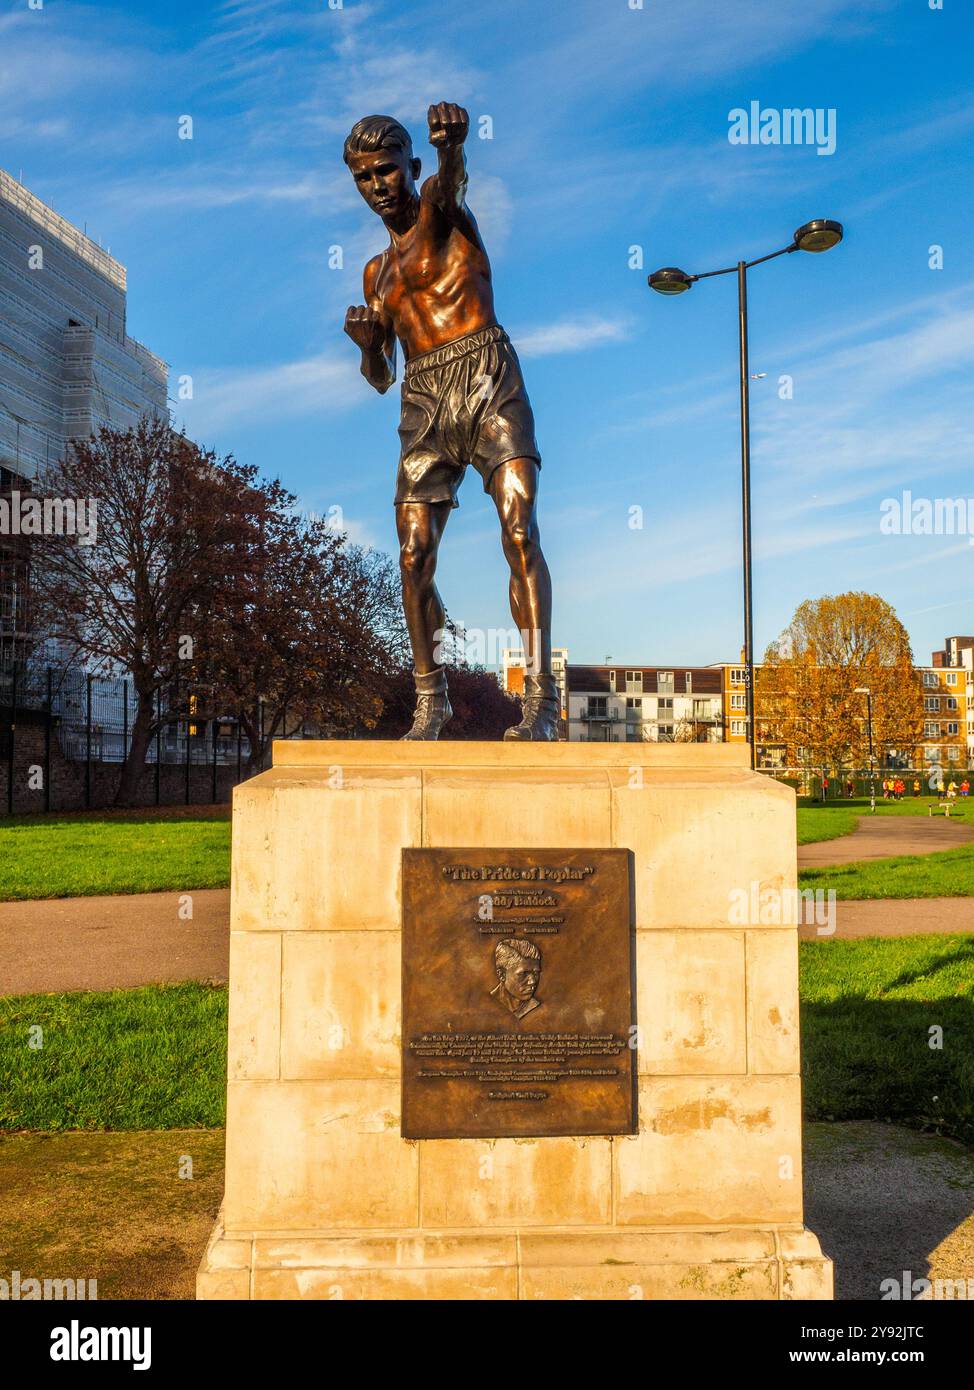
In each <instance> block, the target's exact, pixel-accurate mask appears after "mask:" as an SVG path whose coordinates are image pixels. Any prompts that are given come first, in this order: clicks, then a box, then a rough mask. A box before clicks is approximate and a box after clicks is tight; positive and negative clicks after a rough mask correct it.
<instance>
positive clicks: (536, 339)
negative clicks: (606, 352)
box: [511, 314, 629, 357]
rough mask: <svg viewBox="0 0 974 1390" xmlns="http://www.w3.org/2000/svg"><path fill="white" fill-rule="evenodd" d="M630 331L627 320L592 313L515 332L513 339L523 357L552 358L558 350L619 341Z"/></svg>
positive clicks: (512, 334) (581, 348)
mask: <svg viewBox="0 0 974 1390" xmlns="http://www.w3.org/2000/svg"><path fill="white" fill-rule="evenodd" d="M628 331H629V322H628V320H627V319H623V318H617V317H615V318H608V317H604V316H601V315H597V314H590V315H587V316H585V317H581V318H574V319H562V320H560V321H559V322H558V323H549V324H542V325H540V326H538V327H537V328H527V329H521V330H520V331H517V332H514V331H512V333H511V340H512V341H513V343H514V346H515V347H516V348H517V351H518V354H519V355H520V356H521V357H551V356H554V355H555V354H556V353H561V352H584V351H585V350H586V349H588V348H594V347H603V346H604V345H605V344H606V343H617V342H620V341H621V340H622V339H624V338H625V337H626V336H627V334H628Z"/></svg>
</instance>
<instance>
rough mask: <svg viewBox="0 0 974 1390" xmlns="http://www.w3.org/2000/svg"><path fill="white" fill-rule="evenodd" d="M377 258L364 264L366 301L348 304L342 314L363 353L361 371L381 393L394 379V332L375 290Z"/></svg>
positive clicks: (347, 329)
mask: <svg viewBox="0 0 974 1390" xmlns="http://www.w3.org/2000/svg"><path fill="white" fill-rule="evenodd" d="M380 259H381V258H380V257H379V256H376V257H375V258H374V259H373V260H371V261H369V263H368V265H367V266H366V267H365V275H364V277H363V284H362V288H363V291H364V294H365V304H360V305H351V306H350V307H349V310H348V312H347V313H346V315H345V332H346V333H347V334H348V336H349V337H350V338H351V340H352V342H353V343H355V344H357V346H358V347H359V348H360V349H361V352H362V365H361V372H362V375H363V376H364V377H365V379H366V381H367V382H368V383H369V385H370V386H373V387H375V389H376V391H378V392H379V394H380V395H384V394H385V393H386V391H388V390H389V387H390V386H391V385H392V384H393V382H394V381H395V379H396V335H395V332H394V330H393V326H392V320H391V319H390V318H389V317H388V315H387V314H386V313H385V312H384V310H383V308H382V302H381V300H380V299H379V297H378V295H377V294H376V292H375V280H376V275H377V274H378V269H379V261H380Z"/></svg>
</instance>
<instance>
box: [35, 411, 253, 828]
mask: <svg viewBox="0 0 974 1390" xmlns="http://www.w3.org/2000/svg"><path fill="white" fill-rule="evenodd" d="M253 481H254V473H253V470H251V469H246V468H242V467H240V466H239V465H237V464H236V463H235V462H234V461H233V460H232V459H224V460H222V461H218V460H217V457H216V455H215V454H213V453H211V452H206V451H204V450H202V449H200V448H198V447H197V446H196V445H195V444H193V443H192V442H191V441H190V440H188V439H186V438H185V436H184V435H181V434H178V433H176V432H175V431H174V430H173V429H172V428H171V427H170V425H169V424H168V422H167V421H165V420H161V419H158V418H151V417H147V418H145V419H143V420H142V421H141V422H140V423H139V425H138V426H137V427H136V428H135V429H129V430H119V429H111V428H102V429H101V430H100V431H99V432H98V434H97V435H96V436H92V437H91V438H90V439H88V440H79V441H76V442H75V443H74V444H73V445H72V446H71V447H70V449H69V450H68V451H67V453H66V455H65V457H64V458H63V459H61V460H59V461H58V462H56V463H54V464H53V465H51V466H50V467H49V468H47V469H46V470H45V472H44V473H43V474H42V476H41V477H40V478H39V480H38V481H37V483H36V485H35V492H36V493H38V494H40V493H44V494H46V495H47V496H49V497H54V498H62V499H63V498H73V499H85V500H87V501H88V504H89V515H91V510H90V508H91V504H92V503H93V504H94V505H95V507H96V511H95V513H94V517H95V521H96V529H95V531H94V533H93V535H92V536H90V537H89V538H88V539H89V542H90V543H80V542H79V538H78V537H76V536H71V535H53V536H52V535H45V536H44V537H43V538H42V539H41V540H38V541H37V542H36V543H35V544H34V546H33V547H32V555H31V568H32V594H33V604H34V621H35V624H36V627H37V628H38V630H40V631H41V632H43V633H44V634H45V635H48V636H51V637H55V638H57V639H59V640H60V641H61V642H62V643H65V644H66V645H67V646H68V647H70V648H71V649H73V650H74V651H75V653H76V654H77V655H78V657H79V658H80V659H82V660H84V661H85V662H86V664H87V665H88V666H89V668H90V669H92V670H94V671H103V672H106V673H115V672H119V671H123V672H126V671H127V672H130V673H131V676H132V681H133V685H134V689H135V696H136V708H135V715H134V720H133V724H132V729H131V740H130V744H129V748H128V750H127V754H126V758H125V762H124V764H123V767H122V774H121V778H120V780H119V786H118V792H117V796H116V803H117V804H118V805H128V804H131V802H132V801H133V800H134V799H135V793H136V788H137V785H138V780H139V775H140V773H141V772H142V769H143V766H144V764H145V758H146V753H147V751H148V748H149V744H150V741H151V739H152V736H153V734H154V732H155V730H156V728H157V725H158V723H159V713H158V711H159V707H160V705H161V703H162V701H161V698H160V693H161V692H162V691H163V690H164V689H165V688H166V687H168V686H171V685H173V684H175V683H177V682H178V681H179V680H180V678H181V677H182V676H183V675H184V674H185V671H186V663H187V656H188V646H189V645H191V642H190V641H188V639H190V638H191V634H192V631H193V628H194V626H195V625H196V623H197V622H198V621H199V615H200V613H204V612H207V611H208V610H209V609H210V607H211V606H212V604H213V601H214V594H215V591H216V588H217V584H218V582H220V581H222V578H223V575H224V567H225V563H226V556H227V554H228V553H229V552H230V551H231V550H232V548H233V543H234V535H235V532H236V531H237V530H238V529H239V525H240V518H239V510H238V499H239V498H240V496H241V495H242V494H244V493H245V492H246V491H247V489H248V488H249V487H250V486H251V485H252V483H253ZM165 713H166V712H165V710H163V711H162V717H163V718H164V717H165Z"/></svg>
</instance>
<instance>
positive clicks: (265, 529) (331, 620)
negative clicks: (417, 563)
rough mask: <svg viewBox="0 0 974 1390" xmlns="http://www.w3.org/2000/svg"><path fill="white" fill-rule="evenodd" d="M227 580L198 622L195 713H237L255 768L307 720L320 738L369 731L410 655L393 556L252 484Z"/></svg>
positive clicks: (283, 495) (276, 490)
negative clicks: (358, 542) (357, 542)
mask: <svg viewBox="0 0 974 1390" xmlns="http://www.w3.org/2000/svg"><path fill="white" fill-rule="evenodd" d="M243 511H244V513H245V516H246V522H245V525H244V526H243V527H242V528H240V529H239V530H238V532H237V533H236V534H235V537H234V542H233V546H232V551H231V552H230V553H228V555H227V565H226V573H225V582H224V583H222V584H221V585H219V586H218V588H217V592H216V602H215V604H214V605H213V607H212V609H211V611H209V612H207V613H206V614H205V615H201V621H200V623H199V625H198V626H197V628H196V634H195V637H196V640H195V659H194V666H193V672H192V680H193V684H194V689H195V690H196V692H197V710H198V712H199V711H200V710H201V709H202V708H203V706H204V705H205V712H206V713H208V715H209V716H210V717H219V716H221V715H224V714H229V715H234V716H236V717H238V718H239V719H240V722H241V726H242V728H243V731H244V733H245V734H246V736H247V741H248V743H249V745H250V769H251V771H258V770H260V769H261V768H262V767H263V766H264V765H265V763H266V760H267V755H268V752H269V748H270V743H271V741H272V739H273V738H275V737H281V736H282V735H283V734H285V733H287V732H290V731H292V730H294V729H295V728H297V727H299V726H301V725H305V726H308V727H309V728H310V730H312V731H313V732H314V733H315V734H316V735H317V736H319V737H322V738H343V737H347V736H349V735H350V734H353V733H355V732H357V731H360V730H363V729H364V730H366V731H368V730H370V729H372V728H374V727H375V725H376V723H377V721H378V720H379V718H380V716H381V714H382V712H383V708H384V704H385V698H386V691H387V688H388V687H389V684H390V681H392V679H393V677H394V675H395V673H396V672H397V671H398V670H399V669H400V668H401V666H402V665H403V662H404V648H405V646H406V634H405V626H404V623H403V619H402V608H401V603H400V594H399V578H398V573H397V571H396V568H395V566H393V564H392V562H391V560H390V559H389V558H388V557H387V556H385V555H382V554H380V553H378V552H376V551H372V550H366V549H363V548H362V547H360V546H356V545H353V544H351V543H350V542H349V541H348V539H347V537H346V536H345V535H344V534H342V533H339V532H337V531H335V530H333V529H331V528H330V527H329V526H328V525H327V524H326V523H325V522H323V521H321V520H319V519H315V518H309V517H304V516H301V515H300V514H299V513H298V511H297V499H296V498H295V497H294V496H293V495H292V494H291V493H289V492H288V491H287V490H286V489H285V488H284V487H282V485H281V484H280V483H279V482H276V481H274V482H265V483H263V484H262V485H261V487H260V488H259V489H254V490H253V491H252V493H251V495H250V497H249V499H248V500H247V502H246V503H245V504H244V506H243Z"/></svg>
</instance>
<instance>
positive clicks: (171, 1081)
mask: <svg viewBox="0 0 974 1390" xmlns="http://www.w3.org/2000/svg"><path fill="white" fill-rule="evenodd" d="M35 1027H40V1029H41V1030H42V1032H41V1034H37V1033H36V1032H35V1033H32V1032H31V1030H32V1028H35ZM226 1031H227V992H226V990H225V989H224V988H222V987H217V986H209V985H201V984H182V985H164V986H148V987H146V988H144V989H129V990H110V991H108V992H106V993H100V994H93V993H91V994H85V993H77V994H25V995H14V996H8V997H7V998H0V1129H31V1130H60V1129H184V1128H202V1129H206V1128H209V1127H212V1126H215V1125H222V1124H223V1122H224V1097H225V1091H226V1074H227V1046H226ZM32 1037H33V1038H34V1039H35V1040H37V1039H38V1038H39V1040H40V1041H41V1043H42V1044H43V1045H42V1046H41V1047H39V1048H32V1047H31V1046H30V1042H31V1039H32Z"/></svg>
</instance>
